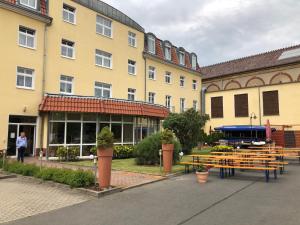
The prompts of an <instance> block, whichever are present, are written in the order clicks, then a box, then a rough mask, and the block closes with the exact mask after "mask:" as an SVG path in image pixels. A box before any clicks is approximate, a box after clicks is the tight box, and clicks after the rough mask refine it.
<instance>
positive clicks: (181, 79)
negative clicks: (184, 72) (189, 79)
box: [179, 76, 185, 87]
mask: <svg viewBox="0 0 300 225" xmlns="http://www.w3.org/2000/svg"><path fill="white" fill-rule="evenodd" d="M184 79H185V77H184V76H180V81H179V85H180V87H184Z"/></svg>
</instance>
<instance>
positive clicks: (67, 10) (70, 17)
mask: <svg viewBox="0 0 300 225" xmlns="http://www.w3.org/2000/svg"><path fill="white" fill-rule="evenodd" d="M63 20H64V21H65V22H68V23H73V24H75V20H76V14H75V8H73V7H71V6H68V5H66V4H64V5H63Z"/></svg>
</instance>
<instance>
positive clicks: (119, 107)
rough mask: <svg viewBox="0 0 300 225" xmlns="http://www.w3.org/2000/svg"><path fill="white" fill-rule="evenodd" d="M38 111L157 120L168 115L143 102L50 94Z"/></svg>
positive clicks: (161, 108) (163, 110)
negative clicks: (139, 117)
mask: <svg viewBox="0 0 300 225" xmlns="http://www.w3.org/2000/svg"><path fill="white" fill-rule="evenodd" d="M39 110H40V111H41V112H81V113H107V114H120V115H135V116H151V117H159V118H165V117H167V116H168V114H169V110H168V109H167V108H166V107H164V106H161V105H155V104H149V103H145V102H132V101H127V100H121V99H104V98H96V97H83V96H66V95H51V94H48V95H46V96H45V97H44V99H43V101H42V103H41V104H40V107H39Z"/></svg>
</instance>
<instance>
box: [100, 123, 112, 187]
mask: <svg viewBox="0 0 300 225" xmlns="http://www.w3.org/2000/svg"><path fill="white" fill-rule="evenodd" d="M113 146H114V135H113V133H112V132H111V131H110V129H109V128H108V127H104V128H103V129H102V130H101V132H100V133H99V134H98V135H97V155H98V182H99V187H100V189H104V188H109V187H110V179H111V163H112V156H113Z"/></svg>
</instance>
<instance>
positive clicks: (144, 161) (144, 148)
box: [136, 133, 181, 165]
mask: <svg viewBox="0 0 300 225" xmlns="http://www.w3.org/2000/svg"><path fill="white" fill-rule="evenodd" d="M173 143H174V152H173V163H174V164H176V162H178V161H179V152H180V151H181V145H180V143H179V142H178V141H176V140H174V141H173ZM161 147H162V141H161V133H156V134H153V135H151V136H148V137H147V138H145V139H143V140H142V141H141V142H140V143H139V144H138V145H137V146H136V163H137V164H138V165H159V149H161Z"/></svg>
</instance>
